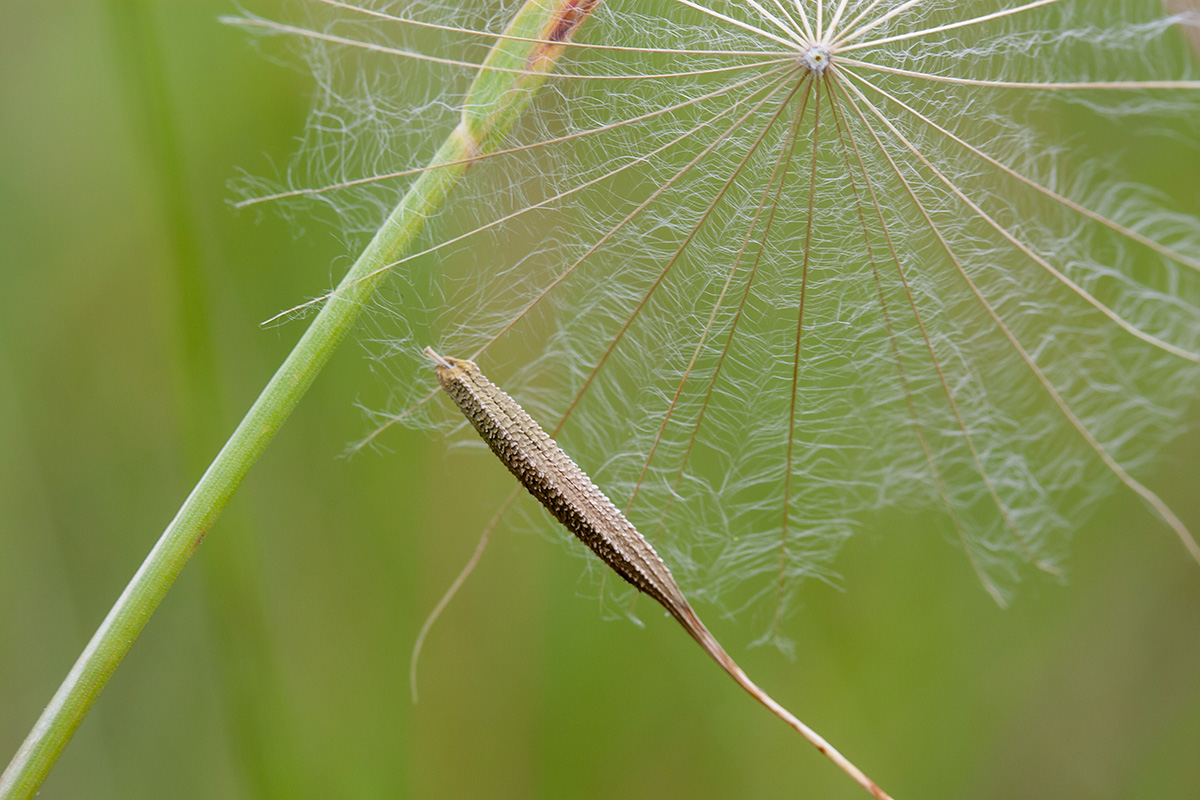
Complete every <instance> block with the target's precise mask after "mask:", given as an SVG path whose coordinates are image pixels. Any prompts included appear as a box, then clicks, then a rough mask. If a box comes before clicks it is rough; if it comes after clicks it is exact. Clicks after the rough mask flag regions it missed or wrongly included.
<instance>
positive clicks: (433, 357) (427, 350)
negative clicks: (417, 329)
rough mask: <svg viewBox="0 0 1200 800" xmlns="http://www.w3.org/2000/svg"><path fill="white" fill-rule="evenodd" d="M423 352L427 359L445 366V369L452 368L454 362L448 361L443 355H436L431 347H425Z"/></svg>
mask: <svg viewBox="0 0 1200 800" xmlns="http://www.w3.org/2000/svg"><path fill="white" fill-rule="evenodd" d="M423 352H424V353H425V355H426V356H427V357H428V358H429V360H430V361H432V362H433V363H434V364H436V365H437V366H439V367H445V368H446V369H453V368H454V364H452V363H450V361H449V360H448V359H446V358H445V357H443V356H440V355H438V354H437V352H435V351H434V349H433V348H432V347H426V348H425V350H424V351H423Z"/></svg>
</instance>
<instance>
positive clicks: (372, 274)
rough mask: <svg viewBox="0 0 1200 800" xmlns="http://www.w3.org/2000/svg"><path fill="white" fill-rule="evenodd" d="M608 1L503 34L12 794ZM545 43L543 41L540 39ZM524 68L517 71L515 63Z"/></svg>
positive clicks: (36, 775) (142, 575)
mask: <svg viewBox="0 0 1200 800" xmlns="http://www.w3.org/2000/svg"><path fill="white" fill-rule="evenodd" d="M597 5H599V0H530V1H529V2H527V3H526V4H525V5H524V6H523V7H522V8H521V10H520V11H519V12H518V13H517V15H516V17H514V19H513V21H512V23H511V24H510V25H509V27H508V29H507V31H506V34H507V35H508V36H510V37H512V38H501V39H499V40H498V42H497V44H496V45H495V47H493V49H492V51H491V53H490V54H489V55H488V58H487V60H486V61H485V62H484V64H483V65H482V67H481V69H480V72H479V74H478V76H477V77H476V79H475V81H474V83H473V84H472V86H471V88H470V90H469V91H468V93H467V96H466V100H465V102H464V106H463V115H462V122H461V123H460V124H459V126H458V127H457V128H455V130H454V131H453V132H452V133H451V134H450V135H449V136H448V137H447V139H446V141H445V142H444V143H443V144H442V146H441V147H440V148H439V149H438V151H437V153H436V154H435V155H434V157H433V159H432V160H431V161H430V167H433V168H431V169H429V170H427V171H425V172H423V173H421V175H420V177H419V178H418V179H417V180H416V181H415V182H414V183H413V185H412V186H411V187H410V188H409V190H408V192H407V193H405V195H404V197H403V198H402V199H401V200H400V202H399V204H398V205H397V206H396V207H395V208H394V209H393V210H392V212H391V214H389V215H388V218H387V220H386V221H385V222H384V223H383V225H382V226H381V227H380V229H379V230H378V232H377V233H376V234H375V236H374V238H372V240H371V242H370V244H368V245H367V247H366V249H365V250H364V251H363V253H362V255H360V256H359V258H358V260H357V261H355V263H354V266H353V267H351V269H350V271H349V272H348V273H347V274H346V276H345V277H344V278H343V279H342V282H341V284H340V285H339V286H338V288H337V289H336V290H335V291H334V292H333V293H332V294H331V296H330V297H329V299H328V300H326V302H325V304H324V306H322V308H321V311H320V312H319V313H318V314H317V316H316V317H315V318H314V319H313V321H312V323H311V324H310V325H309V327H308V329H307V330H306V331H305V333H304V335H303V336H302V337H301V338H300V341H299V342H298V343H297V344H296V346H295V347H294V348H293V349H292V352H291V353H290V354H289V355H288V357H287V359H286V360H284V362H283V364H282V365H281V366H280V367H279V369H278V370H277V371H276V372H275V375H274V376H273V377H272V378H271V380H270V382H269V383H268V384H267V386H266V388H264V389H263V391H262V393H261V394H260V395H259V397H258V399H257V400H256V401H255V402H254V405H253V406H252V407H251V408H250V410H249V411H248V412H247V413H246V415H245V416H244V417H243V418H242V421H241V422H240V423H239V424H238V426H237V429H236V430H234V432H233V434H232V435H231V436H230V437H229V439H228V440H227V441H226V443H225V446H224V447H222V448H221V451H220V453H218V454H217V457H216V458H215V459H214V460H213V462H212V463H211V464H210V465H209V467H208V469H207V470H206V471H205V473H204V475H203V476H202V477H201V479H200V481H199V482H198V483H197V484H196V486H195V488H194V489H192V492H191V494H190V495H188V497H187V499H186V500H185V501H184V503H183V505H182V506H181V507H180V509H179V511H178V512H177V513H176V515H175V518H174V519H173V520H172V521H171V523H170V525H168V526H167V529H166V530H165V531H164V532H163V534H162V536H161V537H160V538H159V540H158V542H157V543H156V544H155V545H154V548H153V549H152V550H151V551H150V554H149V555H148V556H147V557H146V559H145V561H143V562H142V565H141V567H140V568H139V569H138V571H137V573H136V574H135V575H134V576H133V579H132V580H131V581H130V582H129V584H128V585H127V586H126V587H125V591H124V592H122V593H121V596H120V598H118V600H117V602H116V603H115V604H114V605H113V607H112V609H111V610H110V611H109V613H108V616H107V617H105V619H104V621H103V622H102V623H101V625H100V627H99V629H98V630H97V631H96V633H95V634H94V635H93V636H92V639H91V641H89V642H88V644H87V646H86V647H85V648H84V650H83V652H82V653H81V654H80V656H79V658H78V660H77V661H76V662H75V665H74V666H73V667H72V668H71V671H70V672H69V673H68V675H67V677H66V679H65V680H64V681H63V683H62V685H61V686H60V687H59V689H58V691H57V692H55V694H54V697H53V698H51V700H50V703H49V704H48V705H47V707H46V709H45V710H44V711H43V712H42V715H41V717H40V718H39V719H38V721H37V723H36V724H35V725H34V727H33V730H31V731H30V733H29V735H28V736H27V737H26V739H25V741H24V743H23V744H22V745H21V748H20V749H19V750H18V751H17V754H16V755H15V756H14V758H13V760H12V762H11V763H10V764H9V766H8V768H7V769H6V770H5V771H4V774H3V775H2V776H0V800H15V799H16V798H28V797H32V796H33V795H34V794H36V792H37V790H38V788H39V787H40V786H41V785H42V782H43V781H44V780H45V778H46V776H47V774H49V772H50V769H51V768H52V767H53V766H54V763H55V761H56V760H57V759H58V756H59V755H60V754H61V753H62V751H63V749H64V748H65V747H66V745H67V742H69V741H70V739H71V736H72V735H73V734H74V733H75V730H76V729H77V728H78V727H79V724H80V723H81V722H82V721H83V718H84V717H85V716H86V715H87V713H88V710H89V709H90V708H91V707H92V704H93V703H94V702H95V701H96V698H97V697H98V696H99V694H100V692H101V691H102V690H103V689H104V686H105V684H107V683H108V679H109V678H110V677H111V676H112V674H113V672H114V671H115V670H116V668H117V666H118V665H119V664H120V663H121V660H122V659H123V658H124V657H125V654H126V653H127V652H128V651H129V648H130V647H131V646H132V644H133V642H134V640H136V639H137V637H138V635H139V634H140V633H141V631H142V628H143V627H145V625H146V622H147V621H148V620H149V619H150V616H151V615H152V614H153V613H154V610H155V609H156V608H157V607H158V604H159V603H160V602H161V601H162V599H163V597H164V596H165V595H166V593H167V591H168V590H169V589H170V588H171V585H172V584H173V583H174V581H175V579H176V577H178V575H179V573H180V572H181V571H182V570H183V567H184V565H185V564H186V563H187V561H188V559H189V558H190V557H191V555H192V553H193V552H195V550H196V548H197V546H199V544H200V542H201V540H202V539H203V538H204V535H205V533H207V531H208V529H209V527H210V526H211V525H212V524H213V522H214V521H216V518H217V516H218V515H219V514H220V513H221V511H222V509H224V507H225V505H226V504H227V503H228V502H229V500H230V498H231V497H232V496H233V493H234V492H235V491H236V490H237V488H238V486H239V485H240V484H241V482H242V479H243V478H245V476H246V474H247V473H248V472H249V471H250V468H251V467H252V466H253V465H254V463H255V461H257V460H258V457H259V456H260V455H261V454H262V452H263V451H264V450H265V449H266V446H267V444H268V443H269V442H270V441H271V439H272V437H273V436H274V435H275V433H276V431H278V430H279V428H280V427H281V426H282V425H283V423H284V421H285V420H286V419H287V418H288V416H289V415H290V414H291V412H292V410H293V409H294V408H295V407H296V405H297V403H299V401H300V398H301V397H303V396H304V393H305V392H306V391H307V390H308V388H309V386H311V385H312V383H313V381H314V380H316V377H317V375H318V374H319V373H320V372H321V369H322V367H324V366H325V363H326V362H327V361H328V360H329V358H330V356H331V355H332V354H333V351H334V350H335V349H336V348H337V346H338V344H340V343H341V341H342V339H343V338H344V337H345V336H346V334H347V333H348V332H349V331H350V330H351V329H352V328H353V327H354V324H355V322H356V320H357V319H358V314H359V312H360V310H361V309H362V307H363V305H364V304H365V303H366V302H367V301H369V300H370V298H371V297H372V295H373V294H374V292H375V289H376V288H377V287H378V285H379V283H380V282H381V281H382V280H383V279H384V277H385V275H386V274H387V272H388V266H389V265H390V264H391V263H393V262H394V261H396V260H397V259H398V258H400V257H401V256H402V255H403V254H404V252H405V251H406V250H407V249H408V248H409V246H410V245H411V244H412V242H413V240H414V239H415V238H416V237H417V235H418V234H419V233H420V231H421V229H422V227H423V226H424V222H425V220H426V219H427V218H428V217H429V216H431V215H432V214H433V213H435V212H436V211H437V210H438V209H439V208H441V207H442V205H443V204H444V203H445V200H446V198H447V196H448V195H449V193H450V191H451V190H452V189H453V188H454V186H455V185H456V184H457V183H458V181H459V179H460V178H462V176H463V175H464V174H465V173H466V171H467V170H468V169H469V167H470V159H472V158H474V157H477V156H480V155H483V154H486V153H488V152H490V151H492V150H494V149H496V147H497V146H498V144H499V143H500V142H502V141H503V140H504V138H505V136H506V135H507V134H508V131H509V130H510V129H511V127H512V125H513V124H514V123H515V122H516V120H517V118H518V117H519V116H520V115H521V113H522V112H523V111H524V109H525V108H526V106H527V105H528V103H529V100H530V98H531V97H532V95H533V93H534V92H536V91H537V89H538V88H540V87H541V85H542V83H544V82H545V80H546V77H547V75H548V74H549V73H550V71H551V70H552V69H553V68H554V66H555V65H556V63H557V61H558V58H559V57H560V56H561V55H562V52H563V50H564V48H563V47H562V46H560V45H559V44H558V43H559V42H565V41H567V40H569V39H570V38H571V36H573V35H574V33H575V31H576V30H577V29H578V27H579V25H581V24H582V23H583V22H584V21H585V20H586V18H587V16H588V15H589V14H590V13H591V11H592V10H593V9H594V8H595V7H596V6H597ZM530 40H535V41H530ZM513 70H517V71H515V72H514V71H513Z"/></svg>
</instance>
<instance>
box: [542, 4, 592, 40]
mask: <svg viewBox="0 0 1200 800" xmlns="http://www.w3.org/2000/svg"><path fill="white" fill-rule="evenodd" d="M598 5H600V0H567V2H566V3H565V4H564V5H563V8H562V10H561V11H559V12H558V19H557V20H555V21H554V26H553V27H552V28H551V29H550V31H549V32H548V33H547V34H546V38H547V39H548V40H550V41H552V42H565V41H567V40H568V39H570V38H571V36H572V35H573V34H574V33H575V30H576V29H577V28H578V27H579V26H580V25H581V24H582V23H583V21H584V20H585V19H587V16H588V14H591V13H592V10H593V9H595V7H596V6H598Z"/></svg>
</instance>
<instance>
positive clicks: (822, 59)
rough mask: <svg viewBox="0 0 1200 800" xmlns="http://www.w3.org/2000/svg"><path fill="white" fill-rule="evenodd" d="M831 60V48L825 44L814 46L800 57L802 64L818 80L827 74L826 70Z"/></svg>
mask: <svg viewBox="0 0 1200 800" xmlns="http://www.w3.org/2000/svg"><path fill="white" fill-rule="evenodd" d="M831 60H832V56H831V54H830V52H829V47H828V46H826V45H823V44H814V45H813V46H812V47H810V48H808V49H807V50H805V51H804V54H803V55H802V56H800V61H801V63H803V64H804V66H805V67H806V68H807V69H808V71H809V72H811V73H813V74H814V75H816V76H817V77H818V78H819V77H821V76H822V75H824V74H825V69H826V67H828V66H829V62H830V61H831Z"/></svg>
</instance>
